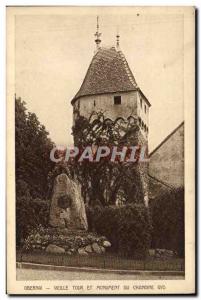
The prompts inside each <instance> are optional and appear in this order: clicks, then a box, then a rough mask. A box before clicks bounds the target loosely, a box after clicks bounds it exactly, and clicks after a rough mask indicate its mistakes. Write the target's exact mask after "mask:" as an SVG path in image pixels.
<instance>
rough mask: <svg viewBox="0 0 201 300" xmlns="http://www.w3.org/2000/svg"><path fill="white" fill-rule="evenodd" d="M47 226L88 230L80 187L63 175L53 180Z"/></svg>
mask: <svg viewBox="0 0 201 300" xmlns="http://www.w3.org/2000/svg"><path fill="white" fill-rule="evenodd" d="M49 224H50V225H51V226H52V227H58V228H67V229H71V230H87V229H88V224H87V217H86V211H85V205H84V201H83V199H82V196H81V188H80V185H79V183H78V182H76V181H74V180H72V179H70V178H69V177H68V176H67V175H66V174H64V173H62V174H60V175H58V176H57V177H56V178H55V182H54V188H53V196H52V201H51V207H50V219H49Z"/></svg>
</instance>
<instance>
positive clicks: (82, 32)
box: [15, 8, 184, 151]
mask: <svg viewBox="0 0 201 300" xmlns="http://www.w3.org/2000/svg"><path fill="white" fill-rule="evenodd" d="M97 14H98V15H99V20H100V32H101V33H102V36H101V38H102V42H101V45H102V46H113V45H115V40H116V37H115V36H116V33H117V29H118V31H119V34H120V48H121V50H122V52H123V53H124V55H125V57H126V59H127V61H128V63H129V66H130V68H131V70H132V72H133V74H134V77H135V79H136V81H137V83H138V86H139V87H140V88H141V90H142V91H143V93H144V94H145V95H146V97H147V98H148V99H149V102H150V103H151V105H152V106H151V108H150V114H149V149H150V151H151V150H153V149H154V148H155V147H156V146H157V145H158V144H159V143H160V142H161V141H162V140H163V139H164V138H165V137H166V136H167V135H168V134H169V133H170V132H171V131H173V130H174V129H175V128H176V127H177V126H178V125H179V124H180V123H181V122H182V121H183V119H184V117H183V94H184V84H183V82H184V81H183V54H184V45H183V38H184V37H183V17H182V15H181V14H162V15H161V14H154V13H153V12H152V13H151V14H150V13H146V12H145V13H143V11H142V12H141V11H139V12H138V10H137V9H134V10H131V9H128V10H127V11H125V10H121V9H118V8H116V9H115V8H113V9H110V8H107V9H98V8H96V9H94V10H91V11H90V10H89V9H88V10H87V9H83V10H77V12H76V9H75V10H74V11H73V13H72V10H68V9H67V8H66V9H65V8H64V10H63V13H62V14H56V13H55V14H54V13H52V11H51V14H48V13H46V14H45V15H44V14H40V13H39V14H34V15H32V14H29V13H28V11H27V15H26V14H23V15H17V16H16V19H15V89H16V95H17V97H21V98H22V100H24V101H25V102H26V103H27V109H28V110H29V111H31V112H34V113H36V115H37V116H38V118H39V121H40V122H41V123H42V124H44V125H45V127H46V129H47V131H48V132H49V133H50V137H51V139H52V140H53V141H54V142H55V143H56V144H59V145H66V146H68V145H72V144H73V138H72V135H71V127H72V106H71V103H70V102H71V100H72V98H73V96H74V95H75V94H76V93H77V91H78V89H79V88H80V85H81V83H82V81H83V79H84V76H85V74H86V71H87V69H88V66H89V64H90V62H91V60H92V57H93V55H94V50H95V42H94V39H95V37H94V33H95V31H96V15H97Z"/></svg>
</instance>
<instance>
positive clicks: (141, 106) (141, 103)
mask: <svg viewBox="0 0 201 300" xmlns="http://www.w3.org/2000/svg"><path fill="white" fill-rule="evenodd" d="M140 106H141V108H142V98H140Z"/></svg>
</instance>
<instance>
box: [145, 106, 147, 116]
mask: <svg viewBox="0 0 201 300" xmlns="http://www.w3.org/2000/svg"><path fill="white" fill-rule="evenodd" d="M144 112H145V114H146V112H147V107H146V105H144Z"/></svg>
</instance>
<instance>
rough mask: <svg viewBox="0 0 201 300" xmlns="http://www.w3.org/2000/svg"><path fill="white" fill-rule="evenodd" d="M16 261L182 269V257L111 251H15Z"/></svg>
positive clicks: (132, 268) (101, 266)
mask: <svg viewBox="0 0 201 300" xmlns="http://www.w3.org/2000/svg"><path fill="white" fill-rule="evenodd" d="M17 262H29V263H38V264H46V265H56V266H71V267H91V268H98V269H111V270H149V271H184V259H182V258H170V259H168V260H164V259H163V260H162V259H153V258H149V259H145V260H136V259H132V258H125V257H121V256H118V255H116V254H111V253H108V254H104V255H97V254H90V255H89V256H81V255H72V256H67V255H64V254H57V255H55V254H49V253H48V254H47V253H45V252H40V251H35V252H27V253H23V252H20V251H17Z"/></svg>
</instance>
